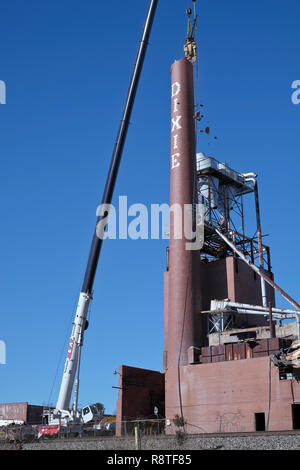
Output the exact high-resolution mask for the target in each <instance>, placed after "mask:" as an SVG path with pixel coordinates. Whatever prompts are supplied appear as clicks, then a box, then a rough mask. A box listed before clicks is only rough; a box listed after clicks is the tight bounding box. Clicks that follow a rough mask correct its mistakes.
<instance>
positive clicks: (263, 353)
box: [253, 351, 269, 357]
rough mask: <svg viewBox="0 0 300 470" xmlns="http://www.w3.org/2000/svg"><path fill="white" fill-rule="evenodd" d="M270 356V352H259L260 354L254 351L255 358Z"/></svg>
mask: <svg viewBox="0 0 300 470" xmlns="http://www.w3.org/2000/svg"><path fill="white" fill-rule="evenodd" d="M268 355H269V353H268V351H259V352H256V351H253V357H264V356H268Z"/></svg>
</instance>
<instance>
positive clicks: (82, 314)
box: [56, 0, 158, 411]
mask: <svg viewBox="0 0 300 470" xmlns="http://www.w3.org/2000/svg"><path fill="white" fill-rule="evenodd" d="M157 3H158V0H151V1H150V5H149V8H148V12H147V16H146V21H145V24H144V29H143V34H142V38H141V41H140V45H139V49H138V53H137V56H136V61H135V64H134V69H133V73H132V77H131V80H130V84H129V89H128V93H127V97H126V102H125V106H124V110H123V114H122V118H121V122H120V126H119V130H118V133H117V138H116V143H115V146H114V150H113V154H112V157H111V164H110V168H109V172H108V176H107V180H106V184H105V188H104V193H103V197H102V202H101V204H102V205H108V204H110V203H111V200H112V196H113V192H114V187H115V182H116V178H117V174H118V169H119V165H120V160H121V156H122V152H123V148H124V143H125V139H126V135H127V130H128V126H129V121H130V116H131V112H132V108H133V103H134V99H135V95H136V91H137V87H138V83H139V79H140V75H141V71H142V67H143V62H144V58H145V54H146V49H147V46H148V40H149V36H150V32H151V28H152V24H153V20H154V16H155V11H156V7H157ZM106 215H107V214H106ZM103 218H104V216H101V217H98V218H97V223H96V228H95V231H94V235H93V239H92V244H91V248H90V252H89V258H88V262H87V267H86V271H85V276H84V280H83V284H82V289H81V292H80V295H79V301H78V306H77V310H76V314H75V320H74V323H73V329H72V334H71V338H70V342H69V349H68V352H67V358H66V362H65V367H64V371H63V377H62V382H61V387H60V392H59V396H58V400H57V404H56V410H58V411H59V410H68V409H69V405H70V398H71V394H72V390H73V385H74V380H75V374H76V369H77V365H78V356H79V348H80V347H81V345H82V343H83V335H84V330H85V328H86V326H87V323H86V322H87V320H86V318H87V314H88V310H89V304H90V301H91V299H92V292H93V284H94V279H95V274H96V270H97V265H98V261H99V255H100V251H101V247H102V241H103V239H102V238H99V236H98V234H97V226H98V224H99V223H101V220H103Z"/></svg>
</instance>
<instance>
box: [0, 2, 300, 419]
mask: <svg viewBox="0 0 300 470" xmlns="http://www.w3.org/2000/svg"><path fill="white" fill-rule="evenodd" d="M190 3H191V2H189V1H188V2H187V1H185V0H172V1H171V0H160V1H159V5H158V9H157V14H156V17H155V21H154V25H153V30H152V33H151V38H150V46H149V49H148V51H147V55H146V60H145V64H144V69H143V72H142V78H141V82H140V86H139V89H138V93H137V96H136V101H135V106H134V110H133V114H132V118H131V125H130V129H129V133H128V138H127V141H126V145H125V150H124V154H123V159H122V163H121V167H120V172H119V177H118V181H117V185H116V189H115V197H114V201H115V202H117V198H118V196H119V195H126V196H128V202H129V204H133V203H144V204H146V205H148V206H149V205H150V204H151V203H163V202H165V203H168V201H169V149H170V137H169V136H170V66H171V64H172V63H173V62H174V60H176V59H179V58H181V57H182V56H183V43H184V40H185V34H186V15H185V9H186V7H187V6H190ZM147 8H148V1H147V0H128V1H127V2H124V1H121V0H115V1H114V2H103V1H99V0H87V1H83V0H72V1H71V0H59V1H58V0H51V1H49V0H44V1H43V2H41V1H37V0H30V1H29V2H24V1H21V0H9V1H8V0H4V1H2V2H1V6H0V16H1V28H0V44H1V48H0V80H2V81H4V82H5V83H6V86H7V97H6V104H5V105H0V155H1V171H0V192H1V199H0V205H1V221H2V224H1V238H0V240H1V243H0V260H1V262H0V282H1V319H2V321H1V328H0V340H2V341H5V343H6V347H7V364H6V365H1V364H0V402H15V401H28V402H29V403H32V404H46V403H48V402H49V400H50V402H51V403H52V404H55V403H56V399H57V395H58V388H59V384H60V380H61V374H62V367H63V363H64V359H65V355H66V346H67V342H68V339H69V336H70V332H71V323H72V321H73V315H74V312H75V306H76V303H77V299H78V295H79V292H80V288H81V283H82V279H83V274H84V270H85V266H86V261H87V256H88V251H89V247H90V241H91V237H92V233H93V230H94V224H95V213H96V208H97V205H98V204H99V202H100V200H101V196H102V192H103V188H104V184H105V180H106V175H107V170H108V166H109V162H110V157H111V153H112V149H113V144H114V140H115V137H116V132H117V129H118V124H119V120H120V117H121V112H122V109H123V104H124V100H125V96H126V92H127V87H128V83H129V79H130V76H131V71H132V67H133V63H134V60H135V56H136V52H137V47H138V43H139V40H140V36H141V32H142V28H143V24H144V18H145V14H146V11H147ZM198 13H199V67H198V68H199V70H198V72H199V73H198V78H199V81H198V86H199V96H200V99H201V101H202V102H203V104H204V105H205V117H206V119H207V120H208V121H209V125H210V127H211V129H212V133H213V135H217V136H218V139H217V140H210V139H209V138H208V136H206V135H205V136H204V135H202V136H199V139H198V151H204V152H206V153H208V154H210V155H212V156H214V157H215V158H217V159H218V160H221V161H226V162H227V163H228V164H229V165H230V166H231V167H233V168H234V169H236V170H237V171H241V172H246V171H255V172H257V173H258V175H259V187H260V196H261V212H262V227H263V232H264V233H267V234H269V237H268V239H266V242H268V244H269V245H270V246H271V256H272V264H273V270H274V272H275V279H276V280H277V282H278V283H279V285H281V286H282V287H283V288H284V289H286V290H287V292H288V293H289V294H290V295H291V296H293V297H294V298H296V300H298V301H299V300H300V296H299V287H298V278H299V269H298V266H299V262H300V254H299V250H298V239H299V230H300V220H299V216H298V209H299V171H300V164H299V146H300V135H299V130H300V128H299V124H300V104H299V105H295V104H293V103H292V101H291V95H292V92H293V90H292V88H291V84H292V82H293V81H294V80H297V79H298V80H300V62H299V56H300V28H299V18H300V3H299V1H298V0H287V1H285V2H282V1H278V0H252V1H251V2H250V1H249V2H246V1H241V0H228V1H224V0H211V1H206V2H203V1H200V0H198ZM248 222H249V226H250V227H252V228H253V230H252V228H251V233H250V235H252V234H253V233H254V232H255V220H254V214H253V212H251V211H250V212H249V221H248ZM166 246H167V240H137V241H132V240H109V241H106V242H104V245H103V250H102V253H101V259H100V263H99V268H98V272H97V276H96V280H95V285H94V300H93V302H92V308H91V312H90V316H89V319H90V327H89V329H88V330H87V333H86V336H85V344H84V349H83V357H82V367H81V388H80V399H79V402H80V404H81V405H85V404H88V403H94V402H96V401H101V402H102V403H104V405H105V407H106V411H107V412H114V411H115V408H116V400H117V390H116V389H114V388H112V387H113V386H117V385H118V381H117V376H116V375H114V374H113V372H114V370H115V369H117V368H118V366H119V365H120V364H126V365H131V366H135V367H142V368H149V369H154V370H162V352H163V272H164V270H165V266H166V256H165V251H166ZM278 305H279V306H282V307H286V306H287V304H286V302H283V301H282V300H281V299H280V298H278ZM65 341H66V342H65Z"/></svg>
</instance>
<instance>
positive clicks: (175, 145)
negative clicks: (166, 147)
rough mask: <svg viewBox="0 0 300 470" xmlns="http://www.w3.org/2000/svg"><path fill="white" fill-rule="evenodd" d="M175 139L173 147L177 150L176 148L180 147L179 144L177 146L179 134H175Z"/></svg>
mask: <svg viewBox="0 0 300 470" xmlns="http://www.w3.org/2000/svg"><path fill="white" fill-rule="evenodd" d="M173 139H174V145H173V149H174V150H175V149H177V148H178V146H177V143H178V134H176V135H174V137H173Z"/></svg>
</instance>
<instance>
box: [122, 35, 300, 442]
mask: <svg viewBox="0 0 300 470" xmlns="http://www.w3.org/2000/svg"><path fill="white" fill-rule="evenodd" d="M187 45H189V43H188V40H187ZM195 51H196V48H195V47H194V48H190V49H189V48H185V53H186V54H185V57H184V58H182V59H180V60H178V61H175V62H174V64H173V65H172V67H171V87H170V91H171V146H170V147H171V153H170V207H174V205H179V206H180V207H181V208H183V207H185V206H186V205H187V206H191V207H192V208H193V215H192V218H193V230H194V232H193V233H196V231H197V227H198V228H199V233H201V230H202V238H203V240H202V246H201V248H200V249H187V244H188V243H189V242H190V241H191V240H190V239H189V237H188V236H186V234H185V233H184V234H183V232H184V230H183V223H184V222H183V221H182V220H180V221H179V222H178V220H176V218H175V216H174V214H173V213H171V211H170V240H169V247H168V249H167V262H166V265H167V266H166V271H165V273H164V344H165V346H164V352H163V372H156V371H146V370H144V369H137V368H133V367H129V366H124V365H122V366H120V369H119V396H118V404H117V434H118V435H122V433H124V424H123V423H124V422H125V423H127V422H128V421H130V420H137V419H142V418H143V417H145V418H146V417H149V416H150V415H151V414H152V413H153V411H152V410H153V408H154V407H157V408H158V409H159V414H160V417H163V418H164V420H165V421H164V422H165V428H164V429H165V433H166V434H175V433H176V432H177V431H178V430H181V431H185V432H187V433H193V434H194V433H203V432H204V433H217V432H251V431H264V430H269V431H279V430H292V429H300V387H299V383H298V373H297V371H298V367H299V364H298V344H297V340H298V339H299V313H300V312H299V311H300V306H299V304H297V302H295V301H294V300H293V299H291V297H289V296H288V294H286V293H285V292H284V291H283V290H282V289H281V288H280V287H279V286H278V285H277V284H276V283H275V282H274V278H275V276H274V273H273V272H272V265H271V254H270V248H269V247H268V246H267V245H265V244H264V243H263V235H262V229H261V225H262V224H261V217H260V207H259V194H258V178H257V174H255V173H254V172H253V173H242V172H241V170H242V169H239V170H238V171H237V170H233V169H232V168H231V167H230V165H229V164H228V163H224V162H222V161H218V160H217V159H216V158H215V156H214V155H205V154H203V153H201V151H198V149H196V138H195V127H196V125H199V122H200V123H201V109H200V108H199V109H197V104H198V103H194V74H193V62H194V60H195ZM202 132H209V129H206V130H205V129H204V130H203V131H202ZM200 150H201V149H200ZM241 165H242V162H241ZM253 170H255V169H253ZM245 198H248V201H249V198H252V200H253V204H254V207H255V213H256V223H255V225H254V226H253V227H252V228H253V229H254V230H252V232H251V233H253V232H255V235H254V236H253V235H252V236H250V235H249V234H247V233H246V232H245V225H246V224H245V220H246V219H247V222H248V215H247V213H246V212H245V203H244V201H245ZM178 224H179V225H178ZM247 225H248V224H247ZM178 229H182V232H181V233H182V234H183V235H182V237H178V236H176V233H178V232H177V231H178ZM275 290H276V291H278V292H279V293H280V294H282V295H283V297H284V298H285V299H286V300H288V301H289V302H290V304H291V310H282V309H278V308H276V306H275ZM295 309H296V310H295ZM286 319H290V320H291V322H290V323H286V322H284V321H283V320H286ZM276 321H277V324H276ZM278 321H279V322H278ZM299 355H300V353H299Z"/></svg>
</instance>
